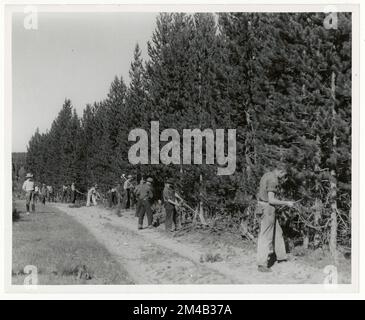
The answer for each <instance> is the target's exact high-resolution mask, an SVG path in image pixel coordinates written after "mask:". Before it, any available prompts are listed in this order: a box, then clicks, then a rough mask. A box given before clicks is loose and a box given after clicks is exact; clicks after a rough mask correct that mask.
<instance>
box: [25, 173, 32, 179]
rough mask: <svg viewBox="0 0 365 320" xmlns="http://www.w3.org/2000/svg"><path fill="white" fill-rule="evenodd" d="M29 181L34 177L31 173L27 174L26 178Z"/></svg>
mask: <svg viewBox="0 0 365 320" xmlns="http://www.w3.org/2000/svg"><path fill="white" fill-rule="evenodd" d="M25 177H26V178H27V179H28V178H33V175H32V174H31V173H27V175H26V176H25Z"/></svg>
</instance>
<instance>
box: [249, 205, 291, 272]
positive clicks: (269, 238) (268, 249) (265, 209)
mask: <svg viewBox="0 0 365 320" xmlns="http://www.w3.org/2000/svg"><path fill="white" fill-rule="evenodd" d="M256 212H257V213H260V212H261V214H262V215H261V223H260V233H259V237H258V241H257V264H258V265H259V266H265V267H266V266H267V262H268V257H269V254H271V253H273V252H275V254H276V258H277V260H285V259H286V258H287V256H286V250H285V242H284V238H283V231H282V229H281V227H280V225H279V222H278V221H277V219H275V208H274V207H273V206H271V205H269V204H268V203H262V202H259V204H258V210H257V211H256ZM274 237H275V240H274ZM274 244H275V248H274Z"/></svg>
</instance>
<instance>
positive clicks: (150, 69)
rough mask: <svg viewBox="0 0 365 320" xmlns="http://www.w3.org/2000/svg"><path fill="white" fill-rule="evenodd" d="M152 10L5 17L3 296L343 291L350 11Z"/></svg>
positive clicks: (23, 11) (348, 280)
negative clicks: (223, 289) (218, 289)
mask: <svg viewBox="0 0 365 320" xmlns="http://www.w3.org/2000/svg"><path fill="white" fill-rule="evenodd" d="M90 7H91V8H93V10H89V9H90ZM112 8H114V9H113V10H112ZM189 8H190V9H189ZM152 9H153V8H152ZM152 9H151V8H149V9H148V10H143V6H142V7H139V9H138V10H132V9H128V8H123V6H120V7H117V8H115V7H113V6H110V10H109V7H108V6H104V7H103V10H98V9H97V8H95V7H92V6H86V5H85V6H77V8H76V7H75V8H73V6H72V5H69V6H66V9H62V7H61V9H59V10H58V9H57V6H52V5H48V6H42V5H28V6H26V5H14V6H9V7H8V8H6V10H7V11H8V12H7V13H8V19H7V27H8V29H7V30H8V31H9V30H10V31H9V36H8V39H9V40H10V43H7V44H8V45H9V46H10V52H11V56H10V57H9V59H11V67H9V69H8V70H9V71H10V74H9V77H10V78H8V79H10V80H11V82H10V83H8V88H10V89H11V91H10V92H11V96H10V98H9V100H8V101H10V102H11V104H10V105H8V107H9V110H10V111H9V112H10V114H11V118H9V121H10V122H11V132H8V133H9V134H11V146H9V148H10V149H9V150H11V168H9V171H10V170H11V179H12V180H11V188H12V189H11V199H7V200H9V202H10V201H11V203H12V213H10V212H6V215H7V216H9V224H8V225H7V226H8V227H9V228H8V229H9V230H8V231H7V232H8V235H9V242H8V243H7V244H8V252H9V253H10V254H9V256H7V257H6V259H7V262H8V264H9V266H10V269H11V270H8V274H7V276H8V277H9V281H10V284H9V285H10V287H11V288H17V289H19V290H23V289H22V288H25V287H29V286H32V285H36V286H38V287H42V286H52V288H54V286H56V287H57V286H67V288H69V289H70V290H72V287H73V286H78V287H80V286H84V287H87V286H90V287H92V286H94V285H98V286H100V287H101V286H105V287H108V288H109V287H110V286H112V287H113V286H122V287H123V286H126V287H128V288H130V287H134V286H135V287H137V288H138V286H140V285H175V286H181V285H199V286H202V287H203V285H232V286H240V287H241V286H243V287H244V286H245V285H288V286H289V287H290V286H291V285H295V287H296V288H298V286H299V288H300V286H301V285H318V287H326V288H327V287H328V286H331V285H334V286H337V287H336V288H338V287H340V288H341V286H342V285H348V286H356V285H357V283H356V281H357V276H358V275H357V269H358V266H357V262H356V261H358V260H357V259H358V258H357V255H358V251H357V250H358V245H359V244H358V241H359V240H358V237H354V228H356V230H357V228H358V225H357V224H356V225H355V224H354V221H357V219H358V215H359V212H358V209H357V208H358V203H357V201H358V199H357V198H356V199H354V198H353V195H354V192H353V191H354V190H353V179H356V180H357V179H358V177H357V176H356V177H355V176H354V174H353V170H352V169H353V157H354V153H353V150H354V148H358V146H357V145H356V146H354V145H353V134H354V132H353V122H354V121H358V119H354V110H356V114H358V108H359V106H358V98H357V97H356V100H354V99H355V98H354V96H353V92H354V90H353V89H354V87H353V86H354V84H353V81H354V73H357V74H358V72H359V70H357V68H358V64H357V62H356V64H354V60H353V56H354V55H353V50H354V39H355V38H354V36H353V33H354V31H356V32H357V29H356V30H355V29H354V28H355V26H354V13H356V11H357V9H356V7H353V6H352V7H351V6H349V7H348V9H346V8H345V7H344V8H341V6H339V8H338V10H331V8H329V9H328V8H327V9H326V7H325V6H318V7H316V6H312V7H311V10H308V9H300V10H299V9H298V7H295V6H293V7H292V9H290V7H289V6H286V9H285V10H281V9H280V6H277V7H276V8H274V9H275V10H272V9H273V6H271V7H270V8H267V10H266V9H265V6H262V7H261V10H257V11H256V10H251V9H250V7H247V8H245V6H244V5H242V6H241V10H237V7H235V8H234V9H232V10H230V8H229V6H222V7H217V8H211V7H209V6H208V5H207V6H206V7H205V9H204V7H202V6H200V7H197V8H196V10H194V6H192V7H184V8H182V9H184V10H176V9H175V8H174V7H172V8H171V7H169V8H168V9H166V10H164V8H163V7H161V8H160V9H159V10H156V9H155V10H152ZM216 9H217V10H216ZM356 28H357V26H356ZM356 41H358V38H356ZM356 45H357V44H356ZM355 79H356V82H357V81H358V79H357V78H355ZM356 94H357V93H356ZM354 101H356V103H355V102H354ZM356 135H357V132H356ZM356 157H357V153H356ZM356 161H357V160H356ZM9 177H10V173H9ZM355 208H356V210H355ZM10 217H11V218H10ZM354 248H356V250H354ZM354 259H355V260H354ZM354 272H355V273H354ZM181 287H183V286H181ZM264 287H265V286H263V287H261V288H264ZM304 287H305V286H303V288H304ZM118 288H119V287H118ZM66 290H67V289H66ZM263 290H264V289H263ZM298 290H299V289H298ZM303 290H304V289H303Z"/></svg>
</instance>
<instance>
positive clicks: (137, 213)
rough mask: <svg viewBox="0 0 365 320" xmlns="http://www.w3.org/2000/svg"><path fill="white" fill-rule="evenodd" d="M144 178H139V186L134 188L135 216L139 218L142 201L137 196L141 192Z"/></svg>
mask: <svg viewBox="0 0 365 320" xmlns="http://www.w3.org/2000/svg"><path fill="white" fill-rule="evenodd" d="M144 183H145V182H144V178H143V177H141V180H140V181H139V184H138V185H137V186H136V187H135V188H134V195H135V197H136V199H137V205H136V213H135V216H136V217H139V212H140V211H141V206H142V200H141V199H140V198H139V194H140V192H141V188H142V186H143V185H144Z"/></svg>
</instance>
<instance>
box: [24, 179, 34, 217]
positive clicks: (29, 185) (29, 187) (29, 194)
mask: <svg viewBox="0 0 365 320" xmlns="http://www.w3.org/2000/svg"><path fill="white" fill-rule="evenodd" d="M25 178H26V180H25V181H24V183H23V190H24V191H25V199H26V205H25V206H26V210H27V215H29V214H30V212H29V208H30V206H31V207H32V211H33V212H35V204H34V188H35V186H34V181H33V175H32V174H31V173H27V175H26V177H25Z"/></svg>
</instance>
